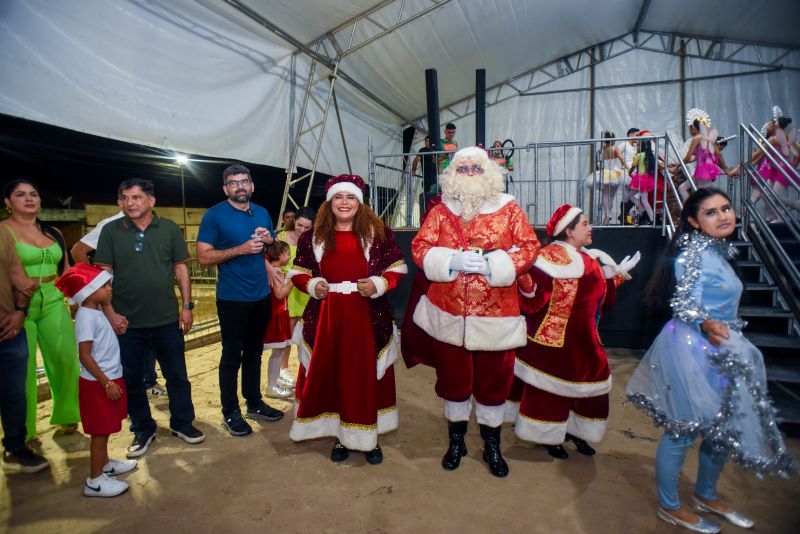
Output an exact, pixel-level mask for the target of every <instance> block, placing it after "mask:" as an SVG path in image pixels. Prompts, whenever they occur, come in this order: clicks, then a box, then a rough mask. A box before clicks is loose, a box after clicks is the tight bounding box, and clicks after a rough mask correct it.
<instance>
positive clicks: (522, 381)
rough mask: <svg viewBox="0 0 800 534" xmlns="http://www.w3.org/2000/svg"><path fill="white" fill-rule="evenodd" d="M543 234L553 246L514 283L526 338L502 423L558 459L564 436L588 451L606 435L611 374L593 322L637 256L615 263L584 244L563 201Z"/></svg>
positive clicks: (584, 234) (585, 237)
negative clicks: (504, 420) (508, 422)
mask: <svg viewBox="0 0 800 534" xmlns="http://www.w3.org/2000/svg"><path fill="white" fill-rule="evenodd" d="M547 234H548V237H550V239H551V243H550V244H549V245H547V246H546V247H544V248H543V249H541V251H540V252H539V256H538V258H537V259H536V262H535V263H534V266H533V268H531V270H530V271H529V273H528V274H529V275H530V278H528V279H527V280H524V279H523V280H520V291H521V292H522V294H523V298H521V299H520V307H521V308H522V311H523V315H524V316H525V318H526V322H527V326H528V343H527V345H526V346H525V347H523V348H521V349H519V350H518V351H517V356H516V362H515V364H514V376H515V378H514V384H513V386H512V389H511V393H510V395H509V403H508V404H507V412H506V420H507V421H514V422H515V425H514V432H515V433H516V435H517V437H519V438H521V439H524V440H526V441H533V442H536V443H542V444H544V445H545V446H546V447H547V450H548V452H549V453H550V455H551V456H553V457H555V458H560V459H564V458H567V456H568V455H567V452H566V451H565V450H564V448H563V446H562V443H563V442H564V441H565V440H571V441H573V442H574V443H575V444H576V446H577V448H578V452H580V453H582V454H586V455H592V454H594V453H595V451H594V449H593V448H592V447H591V446H590V445H589V444H588V443H586V441H587V440H588V441H593V442H598V441H600V440H602V438H603V436H604V435H605V432H606V427H607V419H608V392H609V391H611V371H610V369H609V366H608V358H607V357H606V353H605V350H604V349H603V345H602V343H601V341H600V336H599V335H598V333H597V322H598V321H599V319H600V314H601V313H602V312H604V311H606V310H608V309H609V308H610V307H611V306H612V305H613V303H614V300H615V298H616V288H617V287H618V286H619V285H620V284H621V283H622V282H623V280H627V279H630V276H629V275H628V274H627V272H628V271H629V270H630V269H632V268H633V266H635V265H636V263H637V262H638V261H639V254H638V252H637V253H636V255H634V257H633V259H628V258H625V260H623V261H622V262H621V263H620V265H617V264H616V262H614V260H612V259H611V258H610V257H609V256H608V255H607V254H606V253H604V252H602V251H600V250H596V249H586V248H584V247H586V246H588V245H590V244H591V243H592V227H591V226H590V225H589V222H588V220H587V219H586V216H585V215H583V213H582V211H581V210H580V209H579V208H574V207H572V206H570V205H568V204H566V205H564V206H561V207H560V208H559V209H558V210H556V212H555V213H554V214H553V217H552V218H551V219H550V222H549V223H548V225H547Z"/></svg>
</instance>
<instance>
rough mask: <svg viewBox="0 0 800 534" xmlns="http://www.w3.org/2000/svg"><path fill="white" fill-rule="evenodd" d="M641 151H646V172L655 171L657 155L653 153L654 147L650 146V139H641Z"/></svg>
mask: <svg viewBox="0 0 800 534" xmlns="http://www.w3.org/2000/svg"><path fill="white" fill-rule="evenodd" d="M639 152H643V153H644V172H652V173H655V169H656V157H655V155H654V154H653V147H652V146H650V139H644V140H642V141H639Z"/></svg>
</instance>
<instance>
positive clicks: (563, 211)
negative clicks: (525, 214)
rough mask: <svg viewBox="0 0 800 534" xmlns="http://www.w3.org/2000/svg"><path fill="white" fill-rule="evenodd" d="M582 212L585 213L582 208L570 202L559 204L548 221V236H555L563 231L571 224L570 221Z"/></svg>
mask: <svg viewBox="0 0 800 534" xmlns="http://www.w3.org/2000/svg"><path fill="white" fill-rule="evenodd" d="M581 213H583V210H582V209H580V208H576V207H575V206H570V205H569V204H564V205H563V206H559V207H558V209H557V210H556V211H554V212H553V216H552V217H550V220H549V221H548V222H547V237H553V236H555V235H558V234H560V233H561V232H563V231H564V229H565V228H566V227H567V226H569V223H571V222H572V221H574V220H575V218H576V217H578V216H579V215H580V214H581Z"/></svg>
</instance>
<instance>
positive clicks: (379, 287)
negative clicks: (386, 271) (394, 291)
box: [369, 276, 389, 299]
mask: <svg viewBox="0 0 800 534" xmlns="http://www.w3.org/2000/svg"><path fill="white" fill-rule="evenodd" d="M369 279H370V280H372V283H373V284H375V289H376V291H375V293H374V294H373V295H372V296H371V297H370V298H372V299H376V298H378V297H382V296H383V295H385V294H386V291H388V289H389V286H388V285H386V279H385V278H383V277H382V276H370V277H369Z"/></svg>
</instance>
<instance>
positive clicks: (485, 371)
mask: <svg viewBox="0 0 800 534" xmlns="http://www.w3.org/2000/svg"><path fill="white" fill-rule="evenodd" d="M440 183H441V188H442V203H441V204H439V205H437V206H435V207H434V208H432V209H431V211H430V213H429V214H428V216H427V217H426V218H425V222H424V223H423V225H422V227H421V228H420V230H419V233H418V234H417V236H416V237H415V238H414V241H413V243H412V254H413V257H414V261H415V262H416V263H417V265H419V266H420V268H422V269H423V270H424V271H425V276H426V277H427V278H428V280H430V282H431V283H430V286H429V287H428V290H427V292H426V294H425V295H423V296H422V297H421V298H420V300H419V303H418V304H417V307H416V309H415V310H414V323H415V324H416V325H418V326H419V327H420V328H421V329H422V330H423V331H425V332H426V333H427V334H428V335H430V336H431V337H432V338H433V340H432V345H433V346H432V347H431V349H432V350H431V352H432V355H433V362H432V363H433V365H434V367H435V368H436V377H437V378H436V394H437V395H439V397H441V398H442V399H444V415H445V418H446V419H447V421H448V428H449V436H450V445H449V447H448V450H447V452H446V453H445V455H444V458H443V459H442V467H444V468H445V469H447V470H453V469H456V468H457V467H458V466H459V464H460V462H461V458H462V457H463V456H464V455H466V454H467V448H466V445H465V443H464V434H465V433H466V430H467V421H468V420H469V417H470V413H471V410H472V403H473V401H472V399H473V398H474V400H475V412H476V416H477V420H478V424H479V425H480V431H481V437H482V438H483V440H484V444H485V445H484V452H483V460H484V461H485V462H486V463H487V464H488V465H489V470H490V471H491V473H492V474H493V475H495V476H498V477H505V476H506V475H508V465H507V464H506V462H505V460H504V459H503V456H502V454H501V453H500V426H501V424H502V423H503V412H504V401H505V399H506V395H507V394H508V393H509V391H510V388H511V383H512V380H513V369H514V349H515V348H517V347H522V346H524V345H525V342H526V329H525V319H524V318H523V317H522V316H521V315H520V308H519V301H518V298H517V282H516V280H517V276H518V275H519V274H520V273H523V272H526V271H527V270H528V269H530V267H531V265H532V264H533V261H534V260H535V259H536V255H537V253H538V251H539V241H538V240H537V239H536V234H534V232H533V229H532V228H531V225H530V223H529V222H528V219H527V217H526V216H525V213H524V212H523V211H522V209H521V208H520V207H519V205H518V204H517V203H516V202H515V201H514V198H513V197H512V196H510V195H506V194H503V193H502V188H503V178H502V172H501V169H500V168H499V167H498V166H497V164H496V163H494V162H493V161H491V159H489V156H488V155H487V153H486V151H484V150H483V149H481V148H477V147H469V148H465V149H462V150H459V151H458V152H456V154H455V155H454V156H453V160H452V162H451V164H450V166H448V168H447V169H446V170H445V172H444V173H443V174H442V175H440Z"/></svg>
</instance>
